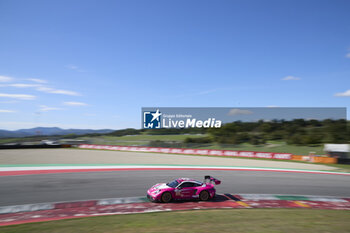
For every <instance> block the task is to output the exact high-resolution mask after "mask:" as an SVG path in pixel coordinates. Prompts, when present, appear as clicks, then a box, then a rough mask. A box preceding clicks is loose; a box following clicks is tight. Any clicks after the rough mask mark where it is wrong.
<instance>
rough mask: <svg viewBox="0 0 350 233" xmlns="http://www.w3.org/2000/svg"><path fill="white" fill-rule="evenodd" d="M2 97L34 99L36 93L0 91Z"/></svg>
mask: <svg viewBox="0 0 350 233" xmlns="http://www.w3.org/2000/svg"><path fill="white" fill-rule="evenodd" d="M0 97H5V98H13V99H20V100H33V99H35V98H36V96H34V95H26V94H6V93H0Z"/></svg>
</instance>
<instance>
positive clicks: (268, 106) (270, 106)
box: [266, 105, 279, 108]
mask: <svg viewBox="0 0 350 233" xmlns="http://www.w3.org/2000/svg"><path fill="white" fill-rule="evenodd" d="M266 107H267V108H279V106H277V105H267V106H266Z"/></svg>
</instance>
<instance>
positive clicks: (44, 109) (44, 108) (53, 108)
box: [39, 105, 62, 112]
mask: <svg viewBox="0 0 350 233" xmlns="http://www.w3.org/2000/svg"><path fill="white" fill-rule="evenodd" d="M39 107H40V109H39V111H40V112H47V111H52V110H62V108H56V107H48V106H46V105H40V106H39Z"/></svg>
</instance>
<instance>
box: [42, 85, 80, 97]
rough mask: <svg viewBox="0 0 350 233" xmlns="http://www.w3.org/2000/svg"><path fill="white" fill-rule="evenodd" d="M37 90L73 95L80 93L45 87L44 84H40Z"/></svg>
mask: <svg viewBox="0 0 350 233" xmlns="http://www.w3.org/2000/svg"><path fill="white" fill-rule="evenodd" d="M36 90H37V91H41V92H46V93H51V94H62V95H73V96H78V95H80V94H79V93H77V92H75V91H67V90H60V89H54V88H51V87H44V86H40V87H38V88H37V89H36Z"/></svg>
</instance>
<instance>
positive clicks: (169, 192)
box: [147, 176, 221, 202]
mask: <svg viewBox="0 0 350 233" xmlns="http://www.w3.org/2000/svg"><path fill="white" fill-rule="evenodd" d="M220 183H221V181H220V180H218V179H215V178H214V177H211V176H205V177H204V182H200V181H197V180H194V179H190V178H179V179H176V180H173V181H171V182H169V183H159V184H156V185H154V186H152V187H151V188H150V189H149V190H148V191H147V197H148V199H149V200H151V201H155V202H170V201H172V200H192V199H199V200H201V201H207V200H209V199H211V198H213V197H215V193H216V190H215V187H214V184H216V185H218V184H220Z"/></svg>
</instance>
